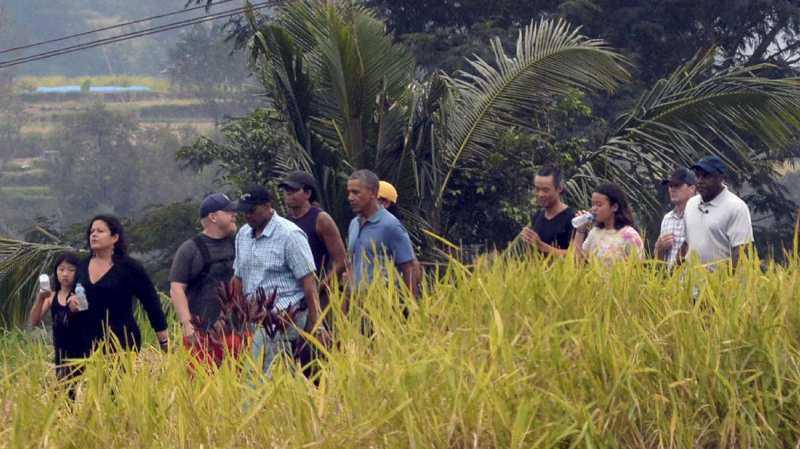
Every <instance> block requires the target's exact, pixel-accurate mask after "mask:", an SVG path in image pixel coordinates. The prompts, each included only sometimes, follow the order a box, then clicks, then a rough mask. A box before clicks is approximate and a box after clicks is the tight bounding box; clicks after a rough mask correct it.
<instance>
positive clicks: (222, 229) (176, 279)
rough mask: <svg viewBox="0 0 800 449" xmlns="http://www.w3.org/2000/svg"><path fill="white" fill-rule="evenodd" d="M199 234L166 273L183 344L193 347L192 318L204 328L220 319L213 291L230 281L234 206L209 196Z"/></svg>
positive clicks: (218, 196)
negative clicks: (195, 318) (196, 319)
mask: <svg viewBox="0 0 800 449" xmlns="http://www.w3.org/2000/svg"><path fill="white" fill-rule="evenodd" d="M200 224H201V226H202V228H203V230H202V232H201V233H200V234H197V235H195V236H194V237H192V238H191V239H189V240H186V241H185V242H183V244H182V245H181V246H180V247H179V248H178V252H177V253H175V258H174V259H173V261H172V268H171V270H170V273H169V281H170V289H169V293H170V298H171V300H172V304H173V305H174V306H175V312H176V313H177V315H178V319H179V320H180V322H181V326H182V328H183V339H184V344H185V345H186V346H188V347H191V346H192V345H194V344H195V342H196V338H195V328H194V325H193V324H192V317H195V316H196V317H198V318H199V319H200V322H201V323H203V326H205V327H206V328H208V327H210V326H212V325H213V324H214V323H215V322H216V321H217V320H218V319H219V315H220V303H219V300H218V293H217V287H218V286H219V284H220V283H221V282H222V283H227V282H229V281H230V280H231V279H232V278H233V261H234V259H235V256H236V251H235V240H234V235H235V234H236V203H234V202H232V201H231V200H230V199H229V198H228V197H227V196H226V195H225V194H223V193H212V194H211V195H208V196H206V197H205V198H204V199H203V202H202V203H201V204H200Z"/></svg>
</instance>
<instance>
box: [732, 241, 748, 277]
mask: <svg viewBox="0 0 800 449" xmlns="http://www.w3.org/2000/svg"><path fill="white" fill-rule="evenodd" d="M749 247H750V244H749V243H746V244H744V245H739V246H734V247H733V248H731V266H732V267H733V269H734V270H736V268H738V267H739V254H740V253H744V254H747V252H748V249H749Z"/></svg>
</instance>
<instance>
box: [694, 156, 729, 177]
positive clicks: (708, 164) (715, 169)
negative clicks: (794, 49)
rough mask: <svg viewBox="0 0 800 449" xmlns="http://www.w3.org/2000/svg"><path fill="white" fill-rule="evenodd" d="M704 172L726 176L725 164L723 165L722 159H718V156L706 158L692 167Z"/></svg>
mask: <svg viewBox="0 0 800 449" xmlns="http://www.w3.org/2000/svg"><path fill="white" fill-rule="evenodd" d="M697 169H700V170H703V171H704V172H706V173H710V174H714V173H717V174H720V175H724V174H725V164H724V163H722V159H720V158H718V157H717V156H706V157H704V158H702V159H700V160H699V161H697V162H696V163H695V164H694V165H692V170H697Z"/></svg>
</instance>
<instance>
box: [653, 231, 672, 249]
mask: <svg viewBox="0 0 800 449" xmlns="http://www.w3.org/2000/svg"><path fill="white" fill-rule="evenodd" d="M674 244H675V236H674V235H672V233H670V234H664V235H662V236H661V237H659V238H658V240H656V252H664V251H667V250H668V249H670V248H672V245H674Z"/></svg>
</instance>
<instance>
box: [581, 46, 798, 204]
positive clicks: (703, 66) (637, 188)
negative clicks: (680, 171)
mask: <svg viewBox="0 0 800 449" xmlns="http://www.w3.org/2000/svg"><path fill="white" fill-rule="evenodd" d="M715 56H716V52H715V51H714V50H713V49H712V50H710V51H708V52H706V53H704V54H700V55H698V56H697V57H696V58H695V59H694V60H692V61H690V62H689V63H687V64H686V65H684V66H682V67H679V68H678V69H676V70H675V72H674V73H673V74H672V75H671V76H670V77H669V78H666V79H662V80H660V81H658V82H657V83H656V85H655V86H654V87H653V88H652V89H650V90H649V91H647V92H645V93H644V94H643V95H642V96H641V97H640V98H639V100H638V102H637V103H636V105H635V106H634V107H633V108H632V109H631V110H630V111H629V112H627V113H625V114H624V115H623V116H622V117H621V120H620V122H619V124H618V125H617V126H616V128H615V129H614V131H613V132H612V134H611V135H610V136H609V138H608V139H607V141H606V143H605V144H604V145H602V146H601V147H600V148H599V149H598V150H597V151H596V152H594V153H590V154H587V155H586V157H585V158H583V160H581V161H579V162H578V167H579V168H578V172H579V176H578V177H576V178H574V179H573V180H572V181H571V187H572V188H573V189H572V192H573V194H575V193H577V192H580V195H584V194H585V192H586V191H587V190H588V189H590V188H591V187H590V186H589V185H587V183H591V184H593V183H596V182H597V181H596V179H595V178H597V176H596V175H599V177H602V178H605V179H608V180H610V181H612V182H616V183H618V184H620V185H621V186H623V187H624V189H625V190H626V192H627V193H628V194H629V195H630V196H631V199H632V200H633V203H634V204H637V205H638V207H639V210H640V211H641V212H643V213H644V214H645V215H646V216H649V217H650V218H653V217H656V216H657V215H658V213H659V203H658V200H657V198H656V196H655V193H656V189H655V185H656V183H657V181H658V180H659V179H663V178H664V177H666V176H667V175H668V174H669V172H671V171H672V170H673V169H674V168H675V167H679V166H690V165H691V164H692V163H693V162H694V161H696V160H697V159H698V158H699V157H701V156H704V155H709V154H715V155H718V156H720V157H721V158H722V159H723V160H724V161H725V162H726V164H727V165H728V167H729V168H730V169H731V171H732V172H733V173H734V175H736V177H738V178H739V179H744V180H749V179H750V177H751V173H754V172H756V167H757V166H758V165H759V164H763V163H766V164H769V163H771V161H774V160H777V159H780V158H782V157H784V155H783V151H784V149H785V148H786V147H787V145H788V144H789V143H791V142H792V141H793V139H796V137H797V129H798V128H799V127H800V81H798V79H794V78H787V79H777V80H773V79H769V78H766V77H762V76H760V74H761V73H764V72H766V71H767V70H768V69H769V68H770V67H769V66H766V65H758V66H749V67H733V68H729V69H726V70H723V71H720V72H712V65H713V62H714V58H715ZM771 170H772V169H771V168H769V167H766V172H767V173H769V172H770V171H771ZM763 175H764V171H761V172H760V173H759V176H763Z"/></svg>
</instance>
